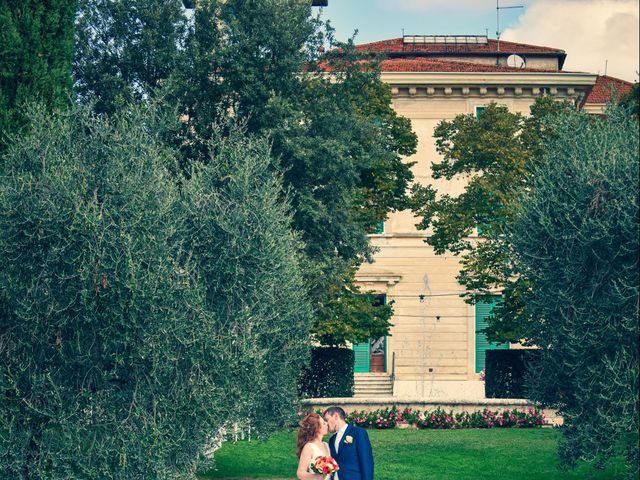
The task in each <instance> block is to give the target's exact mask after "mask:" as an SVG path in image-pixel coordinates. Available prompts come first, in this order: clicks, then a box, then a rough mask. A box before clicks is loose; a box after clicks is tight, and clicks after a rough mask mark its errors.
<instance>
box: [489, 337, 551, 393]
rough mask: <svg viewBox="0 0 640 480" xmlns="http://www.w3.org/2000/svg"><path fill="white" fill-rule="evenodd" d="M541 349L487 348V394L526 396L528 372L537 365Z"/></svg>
mask: <svg viewBox="0 0 640 480" xmlns="http://www.w3.org/2000/svg"><path fill="white" fill-rule="evenodd" d="M539 354H540V351H539V350H531V349H523V350H487V358H486V367H485V396H486V397H487V398H526V396H527V394H526V382H525V380H526V374H527V371H528V368H529V366H530V365H535V362H536V360H537V358H538V357H539Z"/></svg>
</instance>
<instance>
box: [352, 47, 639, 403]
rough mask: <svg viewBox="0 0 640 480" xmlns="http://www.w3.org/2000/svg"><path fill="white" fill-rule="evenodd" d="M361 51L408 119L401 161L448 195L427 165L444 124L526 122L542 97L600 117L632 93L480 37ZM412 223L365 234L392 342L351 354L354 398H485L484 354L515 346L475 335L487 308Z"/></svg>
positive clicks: (367, 285)
mask: <svg viewBox="0 0 640 480" xmlns="http://www.w3.org/2000/svg"><path fill="white" fill-rule="evenodd" d="M357 48H358V49H359V50H362V51H373V52H377V53H379V54H383V55H384V60H383V61H382V63H381V68H382V80H383V81H384V82H386V83H388V84H389V85H390V86H391V91H392V98H393V100H392V101H393V107H394V109H395V110H396V111H397V112H398V114H400V115H403V116H405V117H407V118H409V119H411V122H412V125H413V129H414V131H415V132H416V134H417V136H418V148H417V153H416V154H415V155H414V156H412V157H411V158H408V159H407V160H408V161H415V162H416V164H415V165H414V167H413V173H414V176H415V181H416V182H420V183H423V184H426V183H431V184H435V186H436V188H437V189H438V191H439V192H444V193H449V194H453V195H456V194H459V193H461V192H462V191H463V188H464V183H463V181H462V180H460V181H446V180H438V181H434V180H433V179H432V178H431V171H430V170H431V163H432V162H434V161H437V160H438V153H437V152H436V148H435V142H434V139H433V136H432V135H433V130H434V128H435V127H436V125H437V124H438V123H439V122H440V121H442V120H451V119H453V118H454V117H455V116H456V115H459V114H476V115H477V114H478V113H479V112H481V111H482V109H483V107H484V106H485V105H487V104H489V103H490V102H496V103H498V104H500V105H504V106H506V107H508V108H509V110H510V111H513V112H522V113H524V114H528V113H529V107H530V106H531V104H532V103H533V102H534V100H535V99H536V98H537V97H538V96H541V95H551V96H553V97H556V98H558V99H569V100H571V101H574V102H576V104H577V105H580V106H581V107H582V108H584V109H585V110H586V111H588V112H590V113H596V114H597V113H602V112H603V109H604V107H605V105H606V103H607V101H609V99H610V98H611V92H612V89H611V87H612V86H613V87H614V88H615V90H616V91H617V92H618V94H622V93H626V92H627V91H628V90H629V89H630V88H631V84H629V83H628V82H624V81H622V80H617V79H613V78H610V77H602V76H598V75H595V74H591V73H582V72H569V71H565V70H563V65H564V61H565V58H566V53H565V52H564V51H562V50H559V49H555V48H548V47H540V46H533V45H525V44H519V43H511V42H504V41H500V42H499V43H498V42H497V41H496V40H494V39H489V38H487V37H486V36H427V35H415V36H405V37H403V38H396V39H392V40H386V41H380V42H375V43H369V44H364V45H359V46H358V47H357ZM416 223H418V220H417V219H416V218H415V217H414V216H413V215H412V213H411V212H409V211H403V212H397V213H393V214H391V215H390V216H389V218H388V220H387V221H386V222H384V225H381V228H380V231H379V233H377V234H374V235H371V242H372V243H373V245H375V246H376V247H378V248H379V251H378V252H377V253H376V254H375V256H374V261H373V262H372V263H365V264H364V265H362V266H361V268H360V270H359V272H358V275H357V280H358V282H359V285H360V286H361V287H362V289H363V290H374V291H376V292H378V293H379V294H380V298H381V300H384V301H392V300H393V301H394V311H395V315H394V317H393V319H392V323H393V325H394V326H393V327H392V329H391V332H390V333H391V335H390V336H388V337H384V338H380V339H372V340H371V341H370V342H365V343H363V344H357V345H354V346H353V349H354V350H355V353H356V362H355V367H354V371H355V372H356V385H355V394H356V396H362V395H366V396H372V395H384V396H394V397H398V398H402V397H404V398H425V399H437V398H441V399H446V398H460V399H477V398H483V397H484V384H483V382H481V381H480V379H479V372H480V370H481V369H482V368H483V367H484V356H485V351H486V350H487V349H492V348H518V345H501V346H497V345H492V344H489V343H488V342H487V341H486V338H485V337H484V335H482V334H480V333H479V330H480V329H482V328H483V327H484V326H485V324H486V318H487V317H488V316H489V315H490V312H491V309H492V304H478V305H475V306H472V305H468V304H467V303H465V302H464V300H463V299H462V298H460V296H459V295H460V294H461V293H463V291H464V289H463V287H462V286H461V285H460V284H459V283H458V282H457V280H456V276H457V274H458V272H459V269H460V263H459V259H458V258H457V257H455V256H453V255H436V254H435V253H434V251H433V248H432V247H431V246H429V245H427V244H426V243H425V241H424V239H425V236H426V232H424V231H419V230H417V229H416V226H415V225H416ZM496 293H497V294H499V292H496Z"/></svg>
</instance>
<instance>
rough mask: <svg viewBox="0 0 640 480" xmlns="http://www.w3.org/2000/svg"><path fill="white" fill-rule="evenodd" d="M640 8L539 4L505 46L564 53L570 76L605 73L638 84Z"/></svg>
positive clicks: (629, 2)
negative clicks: (512, 44) (511, 44)
mask: <svg viewBox="0 0 640 480" xmlns="http://www.w3.org/2000/svg"><path fill="white" fill-rule="evenodd" d="M639 9H640V3H639V2H638V0H538V1H535V2H533V3H532V4H531V6H530V7H529V8H528V9H527V10H526V11H525V13H524V14H523V15H522V16H521V17H520V18H519V19H518V23H517V24H516V25H514V26H513V27H511V28H509V29H507V30H505V31H504V33H503V35H502V39H503V40H509V41H514V42H522V43H531V44H534V45H543V46H546V47H555V48H561V49H563V50H565V51H566V52H567V60H566V62H565V65H564V69H565V70H577V71H586V72H592V73H601V74H604V73H605V61H607V60H608V67H607V74H608V75H610V76H613V77H618V78H622V79H624V80H628V81H635V80H637V73H636V72H637V71H638V56H639V48H638V45H639V43H640V42H639V40H640V28H639V20H640V14H639Z"/></svg>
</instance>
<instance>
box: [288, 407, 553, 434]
mask: <svg viewBox="0 0 640 480" xmlns="http://www.w3.org/2000/svg"><path fill="white" fill-rule="evenodd" d="M306 413H307V412H298V416H299V417H300V418H302V417H303V416H304V415H306ZM316 413H318V414H320V415H322V411H321V410H317V411H316ZM346 421H347V423H351V424H353V425H357V426H359V427H363V428H377V429H389V428H395V427H397V426H398V425H408V426H411V427H414V428H418V429H460V428H511V427H517V428H531V427H540V426H542V425H543V424H544V423H545V419H544V415H543V413H542V411H541V410H539V409H537V408H533V407H530V408H528V409H526V410H524V411H522V410H518V409H513V410H506V409H505V410H502V411H499V410H495V411H492V410H489V409H488V408H485V409H484V410H481V411H475V412H471V413H469V412H459V413H455V414H454V413H453V411H448V412H447V411H446V410H444V409H442V408H440V407H438V408H436V409H435V410H425V411H420V410H413V409H411V408H408V407H407V408H405V409H398V408H397V407H395V406H393V407H391V408H384V409H378V410H370V411H365V410H362V411H355V412H350V413H347V417H346Z"/></svg>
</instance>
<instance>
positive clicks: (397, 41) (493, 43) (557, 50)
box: [355, 35, 566, 54]
mask: <svg viewBox="0 0 640 480" xmlns="http://www.w3.org/2000/svg"><path fill="white" fill-rule="evenodd" d="M444 36H446V35H444ZM456 36H459V35H456ZM487 42H488V43H487V44H485V45H491V46H496V45H497V43H498V40H497V39H495V38H487ZM500 43H501V44H509V45H517V46H519V47H528V48H532V49H541V50H544V51H546V52H547V53H558V54H566V52H565V51H564V50H563V49H560V48H554V47H546V46H543V45H533V44H530V43H521V42H513V41H510V40H500ZM382 45H389V46H392V45H398V46H403V47H404V43H403V37H395V38H389V39H386V40H376V41H374V42H366V43H358V44H356V45H355V47H356V48H357V49H359V50H365V49H366V47H369V46H382ZM408 45H410V46H411V47H412V48H413V49H415V48H416V47H427V46H432V45H436V46H447V47H465V46H479V45H476V44H422V43H419V44H408ZM409 51H411V50H409ZM414 51H416V50H414ZM417 51H420V50H417Z"/></svg>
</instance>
